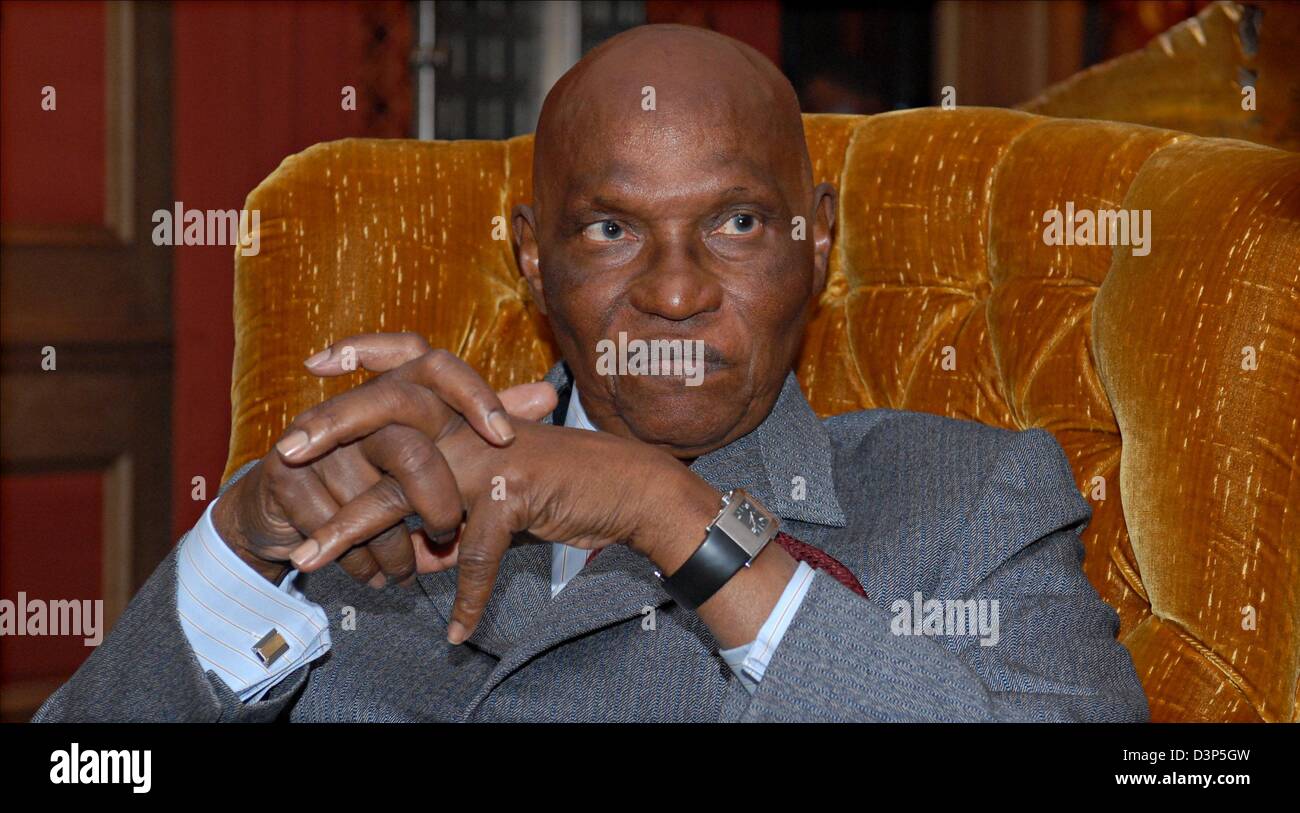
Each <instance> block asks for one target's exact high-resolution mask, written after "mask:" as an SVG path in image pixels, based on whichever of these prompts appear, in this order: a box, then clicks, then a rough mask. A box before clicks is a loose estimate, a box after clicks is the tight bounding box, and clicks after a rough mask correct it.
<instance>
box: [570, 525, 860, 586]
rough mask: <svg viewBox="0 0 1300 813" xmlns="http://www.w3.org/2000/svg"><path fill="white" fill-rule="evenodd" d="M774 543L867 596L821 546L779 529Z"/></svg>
mask: <svg viewBox="0 0 1300 813" xmlns="http://www.w3.org/2000/svg"><path fill="white" fill-rule="evenodd" d="M776 543H777V544H778V545H780V546H781V547H783V548H785V552H786V553H788V554H790V556H791V557H793V558H794V560H795V561H796V562H807V563H808V566H809V567H811V568H813V569H814V570H824V571H826V572H827V573H829V574H830V575H831V576H832V577H834V579H835V581H837V582H839V583H840V584H842V585H844V586H845V587H847V588H849V589H850V590H852V591H853V592H855V593H857V594H858V595H860V596H862V597H863V598H866V597H867V591H866V590H864V589H862V584H861V583H860V582H859V581H858V579H857V577H856V576H854V575H853V571H851V570H849V569H848V568H847V567H845V566H844V565H842V564H840V561H839V560H838V559H836V558H835V557H834V556H831V555H830V554H829V553H827V552H826V551H824V550H822V549H821V548H815V547H813V546H812V545H809V544H808V543H807V542H800V541H799V540H798V539H795V538H794V537H793V536H790V534H788V533H786V532H785V531H781V532H780V533H778V534H777V535H776ZM602 550H604V548H596V549H595V550H593V551H591V552H589V553H588V554H587V561H586V563H585V564H584V567H585V566H586V565H587V564H591V560H592V559H595V558H596V554H598V553H600V552H601V551H602Z"/></svg>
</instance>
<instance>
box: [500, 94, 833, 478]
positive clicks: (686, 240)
mask: <svg viewBox="0 0 1300 813" xmlns="http://www.w3.org/2000/svg"><path fill="white" fill-rule="evenodd" d="M697 87H698V86H697ZM707 93H708V91H707V90H706V89H704V88H700V89H697V90H695V91H694V94H695V96H696V97H699V98H695V99H692V100H690V101H688V102H687V103H686V104H678V105H676V109H677V110H678V111H680V112H675V113H666V112H665V113H661V112H657V111H644V110H642V109H641V108H640V107H639V106H636V105H621V106H618V107H614V106H612V105H610V106H605V107H601V106H599V105H596V104H593V105H588V106H585V107H584V108H583V110H582V112H581V113H580V114H579V115H578V116H577V120H576V121H575V122H574V124H575V125H576V126H575V128H574V129H575V131H578V132H583V133H587V134H589V136H588V137H582V138H576V139H574V140H573V141H572V142H570V149H568V150H567V151H566V152H565V153H564V154H562V155H557V156H556V157H555V158H554V161H555V163H557V164H559V166H548V167H547V173H548V175H547V177H548V179H549V180H548V182H547V188H546V189H544V190H537V198H538V206H537V212H536V216H535V217H534V216H533V213H532V212H531V211H529V210H528V209H527V208H526V207H520V209H518V210H517V211H516V220H515V226H516V235H517V239H518V242H519V252H520V261H521V266H522V267H523V269H524V273H525V274H526V275H527V276H529V280H530V282H532V283H533V285H534V293H535V295H536V296H537V298H538V301H539V303H541V306H542V308H543V309H544V310H545V311H546V313H547V315H548V316H549V319H550V322H551V326H552V328H553V330H554V333H555V336H556V340H557V342H558V343H559V345H560V350H561V353H562V354H563V356H564V358H565V360H566V361H567V362H568V363H569V366H570V368H571V369H572V371H573V373H574V376H575V378H576V381H577V385H578V389H579V391H580V393H581V398H582V403H583V406H584V408H585V409H586V410H587V412H588V414H589V415H590V417H591V418H592V420H593V421H594V422H595V423H596V424H597V426H599V427H600V428H601V429H604V430H606V431H611V432H615V433H618V434H624V435H630V436H633V437H636V438H639V439H641V440H643V441H645V442H648V443H653V444H657V445H661V446H664V447H666V448H668V449H669V451H671V452H673V453H674V454H676V455H678V456H679V457H683V458H690V457H695V456H698V455H700V454H704V453H706V452H708V451H711V450H712V449H716V448H718V447H720V446H723V445H726V444H727V443H729V442H731V441H732V440H734V439H735V438H737V437H740V436H741V435H743V434H745V433H747V432H749V431H751V430H752V429H753V428H754V427H755V426H757V425H758V423H760V422H761V421H762V419H763V418H764V417H766V415H767V413H768V412H769V411H770V409H771V407H772V404H773V403H774V402H775V400H776V397H777V395H778V394H779V393H780V389H781V386H782V384H783V382H784V380H785V377H786V374H787V373H788V372H789V370H790V369H791V367H792V365H793V362H794V359H795V355H796V353H797V351H798V346H799V341H800V339H801V337H802V334H803V328H804V326H805V324H806V322H807V319H808V316H809V313H810V311H811V305H812V303H813V301H814V298H815V296H816V295H817V294H818V293H820V290H821V287H822V285H823V282H824V279H825V264H826V255H827V253H828V251H829V233H830V219H831V217H833V215H832V214H831V213H832V212H833V206H834V193H833V190H830V189H829V187H819V188H818V190H812V189H810V188H809V183H808V181H807V179H806V176H805V173H804V172H803V164H802V160H801V159H802V156H801V155H800V154H799V153H800V151H803V150H804V145H803V143H802V139H800V140H799V143H798V145H797V148H792V145H790V144H788V143H781V140H780V139H774V138H772V137H770V133H769V132H767V131H765V122H764V117H763V116H762V115H760V114H761V112H762V111H760V110H758V109H757V108H758V107H759V105H754V104H752V103H748V100H747V99H745V98H744V97H743V95H742V96H741V97H740V98H739V99H737V100H736V101H737V102H738V103H735V104H733V103H729V102H728V101H727V99H726V98H714V99H710V98H707ZM723 95H724V97H725V94H723ZM611 108H613V109H611ZM769 112H770V111H769ZM787 141H788V139H787ZM796 217H800V218H803V224H802V226H800V225H799V224H798V223H797V221H796V220H795V218H796ZM538 283H540V286H539V284H538ZM539 288H540V289H539ZM620 334H622V335H623V336H624V337H625V339H624V341H623V342H622V343H620ZM638 339H639V340H643V341H646V342H649V341H651V340H656V339H659V340H698V341H701V342H703V346H704V359H703V375H702V377H697V378H696V379H693V380H692V379H691V378H690V377H689V376H686V375H678V376H671V375H660V374H656V375H630V374H623V375H619V374H612V375H602V374H601V373H602V372H606V371H607V368H606V367H604V366H601V365H599V364H598V361H599V359H600V358H601V355H602V351H605V352H608V350H609V348H610V347H611V346H613V347H623V346H626V345H627V343H628V342H630V341H633V340H638ZM603 340H608V342H604V343H603ZM697 346H698V345H697ZM606 360H608V357H606Z"/></svg>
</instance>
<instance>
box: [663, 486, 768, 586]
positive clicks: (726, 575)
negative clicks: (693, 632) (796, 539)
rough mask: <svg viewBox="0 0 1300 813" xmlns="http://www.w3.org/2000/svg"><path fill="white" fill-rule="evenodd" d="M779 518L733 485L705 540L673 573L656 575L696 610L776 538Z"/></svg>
mask: <svg viewBox="0 0 1300 813" xmlns="http://www.w3.org/2000/svg"><path fill="white" fill-rule="evenodd" d="M779 524H780V520H778V519H777V518H776V516H775V515H774V514H772V512H771V511H768V510H767V509H766V508H764V507H763V505H762V503H760V502H759V501H758V500H756V499H754V498H753V497H751V496H749V495H748V494H746V493H745V491H744V489H740V488H733V489H732V490H731V491H728V492H727V493H726V494H724V495H722V510H721V511H719V512H718V516H717V517H715V518H714V520H713V522H710V523H709V525H708V527H707V528H705V529H704V532H705V535H704V542H703V543H702V544H701V545H700V546H699V547H698V548H697V549H696V550H695V553H693V554H691V557H690V558H689V559H687V560H686V562H685V563H684V564H682V566H681V567H679V568H677V570H676V571H674V572H673V575H671V576H668V577H666V578H665V577H664V575H663V573H661V572H660V571H658V570H656V571H655V575H656V576H658V577H659V581H660V582H661V583H662V584H663V586H664V590H665V591H666V592H667V593H668V595H669V596H671V597H672V598H673V600H674V601H676V602H677V603H678V604H680V605H682V606H683V607H686V608H687V609H690V610H694V609H695V608H697V607H699V606H700V605H701V604H703V603H704V602H706V601H708V600H709V598H710V597H712V596H713V594H714V593H716V592H718V591H719V590H721V589H722V586H723V585H724V584H726V583H727V582H728V581H730V580H731V577H732V576H735V575H736V573H738V572H739V571H740V569H741V568H742V567H749V563H750V562H752V561H754V558H755V557H757V556H758V554H759V553H760V552H761V551H762V550H763V548H764V547H765V546H766V545H767V543H768V542H771V541H772V540H773V539H775V538H776V531H777V526H778V525H779Z"/></svg>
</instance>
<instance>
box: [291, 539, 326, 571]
mask: <svg viewBox="0 0 1300 813" xmlns="http://www.w3.org/2000/svg"><path fill="white" fill-rule="evenodd" d="M319 553H320V543H319V542H317V541H316V540H315V539H308V540H307V541H306V542H303V543H302V544H301V545H299V546H298V547H296V548H294V549H293V553H291V554H289V559H290V560H291V561H292V562H293V563H294V565H295V566H296V567H298V568H299V569H300V570H301V569H302V568H303V567H306V566H307V565H309V564H311V560H312V559H315V558H316V555H317V554H319Z"/></svg>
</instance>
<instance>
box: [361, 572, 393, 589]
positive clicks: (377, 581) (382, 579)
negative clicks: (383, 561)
mask: <svg viewBox="0 0 1300 813" xmlns="http://www.w3.org/2000/svg"><path fill="white" fill-rule="evenodd" d="M366 584H368V585H370V586H371V587H373V588H375V589H376V590H379V589H380V588H382V587H384V586H385V585H387V584H388V577H387V576H385V575H384V574H383V573H376V574H375V575H374V576H372V577H371V579H370V581H368V582H366Z"/></svg>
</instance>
